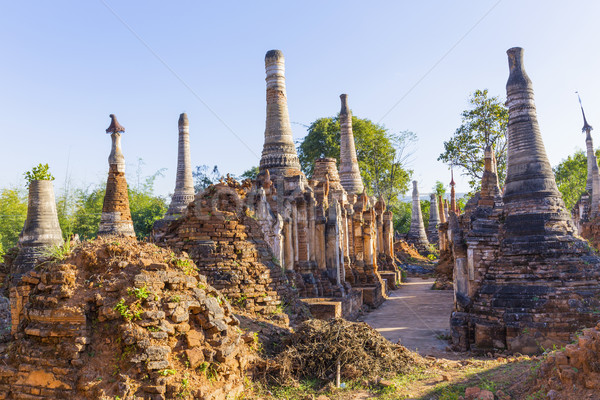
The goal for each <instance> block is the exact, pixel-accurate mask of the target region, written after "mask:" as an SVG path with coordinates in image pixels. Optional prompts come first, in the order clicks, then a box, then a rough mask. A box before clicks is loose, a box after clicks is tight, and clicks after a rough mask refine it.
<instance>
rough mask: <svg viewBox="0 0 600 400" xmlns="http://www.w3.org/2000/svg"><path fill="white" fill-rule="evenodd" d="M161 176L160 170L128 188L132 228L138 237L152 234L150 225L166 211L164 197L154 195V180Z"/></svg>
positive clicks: (166, 206)
mask: <svg viewBox="0 0 600 400" xmlns="http://www.w3.org/2000/svg"><path fill="white" fill-rule="evenodd" d="M159 176H162V170H160V171H158V172H156V173H155V174H154V175H151V176H148V177H146V179H145V181H144V183H143V184H141V185H138V186H137V187H136V188H131V187H130V188H129V208H130V209H131V219H132V220H133V229H135V234H136V236H137V237H138V239H143V238H147V237H149V236H150V235H151V234H152V226H153V225H154V222H155V221H156V220H159V219H161V218H162V217H163V216H164V215H165V213H166V212H167V209H168V205H167V202H166V200H165V199H164V198H162V197H160V196H155V195H154V181H155V180H156V178H158V177H159Z"/></svg>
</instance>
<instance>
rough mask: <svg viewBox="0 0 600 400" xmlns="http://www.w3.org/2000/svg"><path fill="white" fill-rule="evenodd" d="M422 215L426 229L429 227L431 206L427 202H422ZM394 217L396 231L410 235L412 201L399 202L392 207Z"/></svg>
mask: <svg viewBox="0 0 600 400" xmlns="http://www.w3.org/2000/svg"><path fill="white" fill-rule="evenodd" d="M420 204H421V214H422V216H423V224H424V225H425V228H427V225H429V212H430V207H431V204H430V203H429V201H427V200H421V201H420ZM390 211H392V213H393V215H394V221H393V222H394V231H395V232H399V233H408V231H409V230H410V222H411V219H412V201H399V202H397V203H396V204H394V205H393V206H392V207H390Z"/></svg>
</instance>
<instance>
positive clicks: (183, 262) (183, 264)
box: [170, 253, 194, 275]
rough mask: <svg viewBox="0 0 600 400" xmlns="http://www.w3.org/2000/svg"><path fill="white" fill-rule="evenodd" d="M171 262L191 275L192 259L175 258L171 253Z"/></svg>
mask: <svg viewBox="0 0 600 400" xmlns="http://www.w3.org/2000/svg"><path fill="white" fill-rule="evenodd" d="M170 261H171V263H172V264H173V265H174V266H176V267H177V268H180V269H181V270H182V271H183V273H184V274H186V275H191V274H192V273H193V272H194V263H193V262H192V260H189V259H186V258H177V257H175V254H173V253H171V260H170Z"/></svg>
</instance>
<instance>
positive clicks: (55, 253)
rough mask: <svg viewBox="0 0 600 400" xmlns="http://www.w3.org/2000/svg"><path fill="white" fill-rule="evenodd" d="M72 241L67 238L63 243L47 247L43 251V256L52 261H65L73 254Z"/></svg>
mask: <svg viewBox="0 0 600 400" xmlns="http://www.w3.org/2000/svg"><path fill="white" fill-rule="evenodd" d="M72 252H73V249H72V248H71V241H69V240H66V241H65V242H64V243H63V244H62V245H52V246H48V247H45V248H44V250H43V251H42V256H43V257H45V258H48V259H49V260H50V261H63V260H65V259H66V258H67V257H69V256H70V255H71V253H72Z"/></svg>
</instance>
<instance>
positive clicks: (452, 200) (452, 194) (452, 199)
mask: <svg viewBox="0 0 600 400" xmlns="http://www.w3.org/2000/svg"><path fill="white" fill-rule="evenodd" d="M454 186H456V183H454V167H453V166H451V167H450V211H452V212H455V213H458V208H457V207H456V189H454Z"/></svg>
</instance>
